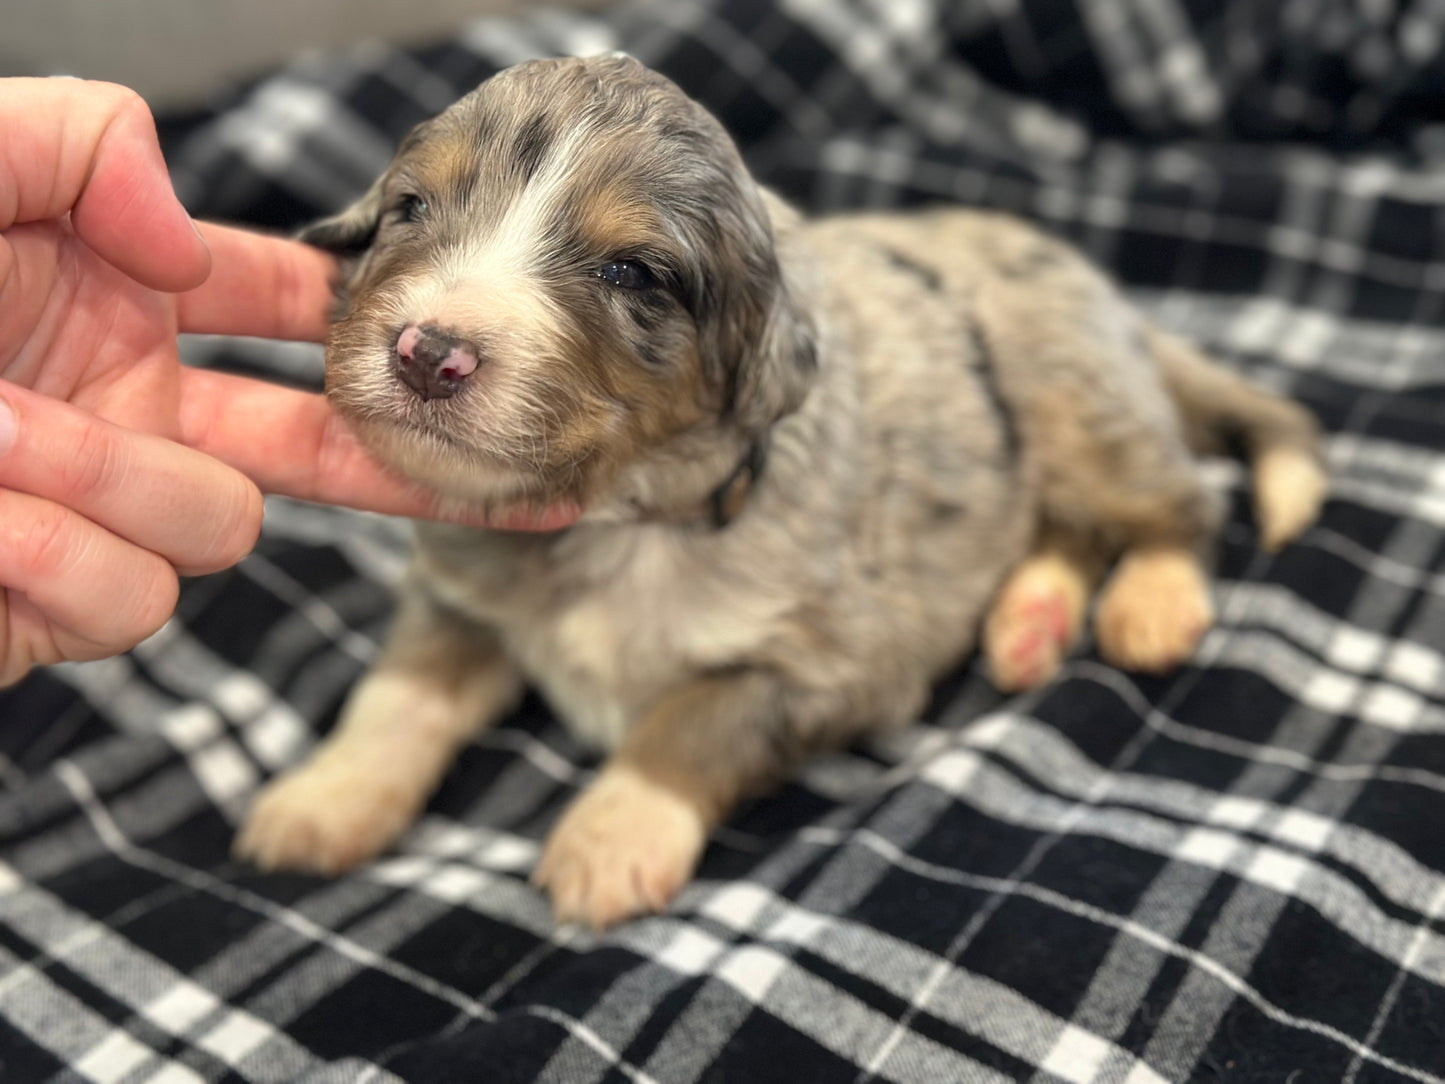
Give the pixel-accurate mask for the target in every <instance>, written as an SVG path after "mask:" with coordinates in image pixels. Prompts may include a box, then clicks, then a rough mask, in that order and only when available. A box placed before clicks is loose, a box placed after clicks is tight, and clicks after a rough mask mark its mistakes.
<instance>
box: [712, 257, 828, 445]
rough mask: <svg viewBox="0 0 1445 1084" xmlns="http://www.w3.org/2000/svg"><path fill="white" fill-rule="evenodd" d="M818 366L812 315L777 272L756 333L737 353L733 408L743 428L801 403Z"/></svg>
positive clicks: (768, 421) (760, 426)
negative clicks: (804, 309) (763, 320)
mask: <svg viewBox="0 0 1445 1084" xmlns="http://www.w3.org/2000/svg"><path fill="white" fill-rule="evenodd" d="M817 371H818V343H817V334H816V331H815V329H814V327H813V324H812V321H811V320H809V319H808V317H807V315H806V313H805V312H804V311H803V309H802V308H801V307H800V305H799V304H798V301H797V299H796V298H795V297H794V296H793V294H792V292H791V291H790V290H789V289H788V284H787V280H786V278H785V277H784V276H783V275H781V274H779V276H778V278H777V279H776V280H775V283H774V289H773V296H772V301H771V304H770V306H769V307H768V312H767V316H766V319H765V322H764V324H763V327H762V331H761V334H758V335H756V337H752V341H751V342H746V343H744V344H743V346H742V349H741V350H740V351H739V353H738V368H737V371H736V377H735V383H734V385H733V387H734V393H733V414H734V416H735V417H736V419H737V421H738V424H739V425H740V426H741V427H742V428H743V430H744V431H746V432H750V433H760V432H762V431H763V430H765V429H767V428H768V426H770V425H772V424H773V423H774V422H775V421H777V420H778V419H779V418H782V417H783V416H785V415H787V414H791V413H792V412H793V411H794V410H797V409H798V407H799V406H801V405H802V402H803V397H804V396H805V395H807V393H808V388H809V387H810V386H811V385H812V383H813V376H814V374H815V373H816V372H817Z"/></svg>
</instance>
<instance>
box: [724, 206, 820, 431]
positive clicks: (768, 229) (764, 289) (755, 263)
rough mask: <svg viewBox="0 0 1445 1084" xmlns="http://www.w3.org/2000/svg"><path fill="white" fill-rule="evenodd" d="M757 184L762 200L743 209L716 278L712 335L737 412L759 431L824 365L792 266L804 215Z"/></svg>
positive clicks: (795, 402) (797, 399)
mask: <svg viewBox="0 0 1445 1084" xmlns="http://www.w3.org/2000/svg"><path fill="white" fill-rule="evenodd" d="M754 192H755V193H756V196H757V198H758V200H759V202H758V203H757V204H754V205H753V206H752V207H751V208H749V209H748V210H747V211H744V212H743V214H742V215H741V216H740V218H741V220H742V222H744V223H746V225H745V226H743V228H742V229H741V230H740V231H739V233H740V234H741V237H739V236H738V235H737V234H735V235H734V237H735V238H737V242H736V243H738V248H739V249H740V251H736V252H735V253H734V255H733V257H732V258H731V259H726V260H725V263H724V266H725V268H726V270H724V271H723V273H722V274H720V275H718V276H717V279H716V283H717V289H716V291H715V296H714V297H713V299H712V300H713V303H714V304H713V307H714V309H715V312H714V314H713V318H714V321H715V326H714V328H713V334H712V335H711V336H708V338H710V339H711V340H712V341H711V345H712V349H713V352H714V358H713V362H714V364H715V365H717V366H718V369H719V370H720V371H721V372H722V373H723V374H724V381H725V383H726V385H727V386H728V387H729V388H730V393H731V394H730V405H731V408H732V413H733V416H734V418H736V420H737V422H738V424H739V425H740V426H741V427H742V428H743V429H744V430H745V431H746V432H750V433H760V432H762V431H763V430H765V429H767V428H768V426H770V425H772V424H773V423H774V422H775V421H777V420H778V419H779V418H781V417H783V416H784V415H785V414H789V413H791V412H792V411H794V410H796V409H797V408H798V407H799V406H800V405H801V404H802V402H803V397H804V396H805V395H806V394H807V392H808V388H809V387H810V386H811V385H812V383H813V376H814V374H815V373H816V372H817V369H818V343H817V328H816V327H815V326H814V324H813V320H812V318H811V317H810V315H809V314H808V311H807V309H806V308H805V307H804V305H803V303H802V301H801V298H800V293H799V290H798V287H797V284H796V283H795V282H793V281H792V280H793V276H792V274H791V273H790V267H789V261H790V249H791V248H792V243H791V242H792V239H793V234H794V232H795V227H796V226H797V224H798V223H799V222H800V221H801V219H800V216H799V215H798V213H797V212H796V211H794V210H793V209H792V208H791V207H789V206H788V205H787V204H786V203H784V202H783V201H782V200H781V199H779V198H778V197H777V196H775V195H774V194H773V193H772V192H769V191H768V190H767V189H761V188H760V189H755V190H754ZM720 247H722V248H723V249H724V250H726V248H727V246H726V245H724V246H720ZM710 292H711V291H710Z"/></svg>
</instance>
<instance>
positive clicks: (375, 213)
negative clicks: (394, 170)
mask: <svg viewBox="0 0 1445 1084" xmlns="http://www.w3.org/2000/svg"><path fill="white" fill-rule="evenodd" d="M384 180H385V175H383V176H381V177H378V178H377V179H376V181H375V182H373V183H372V186H371V187H370V188H368V189H367V190H366V192H365V194H364V195H362V196H361V198H360V199H358V200H357V201H356V202H355V203H353V204H352V205H351V206H350V207H348V208H346V210H344V211H341V212H340V213H338V214H334V215H332V216H331V217H330V218H323V219H321V220H320V221H319V222H313V223H311V225H309V226H307V227H305V228H304V229H302V231H301V232H300V233H299V234H297V235H296V238H297V240H298V241H304V242H305V243H306V244H308V245H315V246H316V247H317V248H324V249H326V251H328V252H334V253H336V255H338V256H359V255H361V254H362V253H363V252H365V251H366V250H367V249H368V248H370V247H371V242H372V241H373V240H375V239H376V231H377V229H378V227H379V226H380V225H381V211H382V188H383V181H384Z"/></svg>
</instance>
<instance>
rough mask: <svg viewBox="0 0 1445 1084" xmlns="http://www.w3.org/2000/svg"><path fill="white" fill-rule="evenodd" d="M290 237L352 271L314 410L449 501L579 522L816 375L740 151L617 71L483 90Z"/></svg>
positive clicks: (641, 71)
mask: <svg viewBox="0 0 1445 1084" xmlns="http://www.w3.org/2000/svg"><path fill="white" fill-rule="evenodd" d="M302 238H303V240H306V241H308V242H310V243H312V244H316V245H320V246H322V247H324V248H328V249H331V250H333V251H336V252H338V253H341V254H343V255H345V256H347V257H350V262H349V263H348V265H347V266H348V268H349V270H348V274H347V281H346V282H345V284H344V286H343V289H342V291H341V302H340V315H339V318H338V319H337V321H336V323H335V324H334V326H333V328H332V332H331V337H330V340H329V342H328V347H327V363H326V373H327V376H326V383H327V392H328V394H329V395H330V397H331V399H332V401H333V402H334V403H335V405H336V406H337V408H338V409H339V410H340V411H341V413H343V414H344V415H345V416H346V417H347V418H348V419H349V420H350V422H351V423H352V424H353V425H354V426H355V428H356V429H357V430H358V432H359V433H360V434H361V436H362V438H363V440H365V441H366V443H367V444H368V445H369V446H370V447H371V448H372V450H373V451H375V452H376V453H377V454H379V455H380V456H381V457H382V458H383V459H384V460H385V461H387V462H389V463H390V464H392V465H393V466H394V467H395V468H397V469H399V470H400V471H402V472H403V473H404V474H407V475H409V476H411V477H412V478H414V479H416V480H418V481H421V482H423V483H426V484H428V485H431V486H432V487H434V488H436V489H438V490H440V491H441V492H442V493H443V494H445V495H448V496H451V497H453V498H456V499H459V500H463V501H468V502H478V503H505V502H512V501H521V500H532V501H551V500H559V499H570V500H576V501H579V502H581V503H583V504H585V503H587V502H588V501H589V500H591V499H593V498H595V497H597V496H599V495H601V493H602V492H603V491H604V490H605V488H606V486H607V485H608V483H609V482H610V481H611V480H612V479H614V478H615V477H616V475H617V473H618V472H619V471H620V470H621V469H622V468H624V467H625V466H627V465H628V463H630V462H632V461H634V460H636V459H638V458H639V457H640V456H641V455H643V454H644V453H645V452H646V450H648V449H649V448H652V447H656V446H659V445H661V444H663V443H665V442H666V441H667V440H668V439H669V438H670V437H672V436H675V435H677V434H680V433H682V432H684V431H687V430H689V429H694V428H696V427H698V426H700V425H707V424H720V425H723V426H736V427H737V428H738V429H739V430H740V431H741V432H742V433H744V434H749V433H755V432H758V431H761V430H763V429H765V428H766V427H767V426H768V425H769V424H771V422H773V421H774V420H776V419H777V418H778V417H779V416H781V415H782V414H784V413H786V412H787V411H789V410H791V409H793V408H794V407H795V406H796V405H797V404H798V402H799V400H800V399H801V397H802V395H803V393H804V391H805V390H806V386H807V383H808V378H809V376H810V375H811V371H812V368H813V364H814V353H813V343H812V332H811V328H810V327H809V326H808V324H807V322H806V320H805V318H804V317H803V316H802V314H801V313H800V311H799V310H798V308H797V307H796V305H795V303H794V300H793V298H792V297H791V296H790V294H789V291H788V289H787V286H786V285H785V282H784V278H783V275H782V273H781V271H780V268H779V265H778V261H777V258H776V255H775V253H774V248H773V237H772V229H771V225H770V222H769V217H768V212H767V209H766V207H765V204H764V201H763V199H762V196H761V194H760V192H759V191H758V189H757V187H756V186H755V185H754V183H753V182H752V180H751V179H750V177H749V176H748V174H747V171H746V169H745V167H744V166H743V163H742V161H741V158H740V157H739V155H738V152H737V150H736V148H735V147H734V145H733V144H732V142H731V140H730V139H729V138H728V137H727V135H726V133H725V132H724V131H723V130H722V128H721V126H720V125H719V124H718V123H717V122H716V121H715V120H714V119H713V118H712V117H711V116H710V115H708V114H707V112H706V111H704V110H703V109H702V108H701V107H700V106H698V105H697V104H696V103H694V102H693V101H691V100H690V99H689V98H687V96H686V95H684V94H683V93H682V92H681V91H680V90H679V89H678V88H677V87H676V86H675V85H674V84H672V83H671V82H669V81H668V80H666V79H664V78H663V77H661V76H659V75H657V74H656V73H653V72H651V71H649V70H648V69H646V68H644V67H643V66H642V65H640V64H638V63H637V62H635V61H632V60H629V59H626V58H621V57H606V58H593V59H587V60H552V61H535V62H531V63H527V64H523V65H519V66H518V67H515V68H511V69H508V70H507V71H504V72H502V73H500V74H499V75H497V76H495V77H494V78H492V79H490V80H488V81H487V82H485V83H483V84H482V85H481V86H480V87H479V88H478V89H477V90H475V91H474V92H473V93H471V94H470V95H468V96H467V97H466V98H463V99H462V100H461V101H459V102H458V103H457V104H456V105H454V106H452V107H451V108H450V109H448V110H447V111H446V112H444V113H442V114H441V115H440V116H438V117H436V118H434V119H433V120H430V121H427V122H426V123H424V124H422V125H420V126H418V127H417V128H416V129H415V130H414V131H413V132H412V133H411V134H410V135H409V136H408V137H407V139H406V140H405V141H404V142H403V144H402V146H401V148H400V150H399V151H398V153H397V155H396V157H395V159H394V160H393V161H392V163H391V165H390V166H389V168H388V169H387V170H386V172H385V173H384V174H383V176H382V177H381V178H379V179H378V180H377V182H376V183H375V184H374V185H373V186H372V188H371V189H370V191H368V192H367V193H366V194H365V195H364V196H363V197H362V198H361V199H360V200H359V201H358V202H357V203H356V204H355V205H354V206H352V207H350V208H349V209H347V210H346V211H343V212H342V213H341V214H339V215H337V216H336V217H334V218H331V219H328V220H325V221H322V222H319V223H317V224H316V225H314V226H312V227H310V228H309V229H308V230H307V231H305V233H303V235H302Z"/></svg>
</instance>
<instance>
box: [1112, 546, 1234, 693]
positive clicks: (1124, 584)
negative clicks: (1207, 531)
mask: <svg viewBox="0 0 1445 1084" xmlns="http://www.w3.org/2000/svg"><path fill="white" fill-rule="evenodd" d="M1213 623H1214V605H1213V603H1212V602H1211V601H1210V598H1209V585H1208V582H1207V581H1206V579H1205V576H1204V569H1203V568H1202V567H1201V566H1200V564H1199V558H1198V557H1197V556H1195V554H1194V553H1193V552H1191V551H1190V550H1186V549H1180V548H1177V547H1172V546H1159V547H1150V548H1141V549H1134V550H1130V551H1129V552H1127V553H1125V554H1124V558H1123V560H1122V561H1120V562H1119V567H1118V568H1117V569H1116V570H1115V572H1114V575H1113V577H1112V578H1111V579H1110V581H1109V583H1108V585H1107V586H1106V587H1105V588H1104V593H1103V594H1102V595H1101V596H1100V597H1099V608H1098V612H1097V613H1096V614H1095V616H1094V627H1095V632H1096V634H1097V635H1098V638H1099V650H1100V652H1101V653H1102V654H1103V656H1104V658H1105V659H1107V660H1108V661H1109V662H1111V663H1114V664H1115V665H1116V666H1121V667H1123V668H1124V669H1125V670H1138V671H1141V672H1143V673H1163V672H1164V671H1166V670H1170V669H1172V668H1174V667H1176V666H1178V665H1179V664H1180V663H1182V662H1184V661H1185V660H1186V659H1188V658H1189V656H1190V655H1191V654H1193V652H1194V648H1195V647H1196V645H1198V643H1199V638H1200V637H1201V636H1203V635H1204V633H1205V630H1207V629H1208V628H1209V626H1210V625H1211V624H1213Z"/></svg>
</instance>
